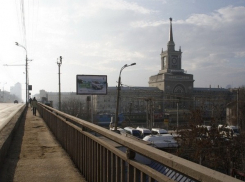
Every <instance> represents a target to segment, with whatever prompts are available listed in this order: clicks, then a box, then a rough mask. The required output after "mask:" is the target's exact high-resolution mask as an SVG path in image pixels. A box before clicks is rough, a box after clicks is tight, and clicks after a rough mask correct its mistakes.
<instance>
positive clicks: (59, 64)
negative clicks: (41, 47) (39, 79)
mask: <svg viewBox="0 0 245 182" xmlns="http://www.w3.org/2000/svg"><path fill="white" fill-rule="evenodd" d="M58 59H59V58H58ZM61 64H62V56H60V62H58V61H57V65H58V67H59V110H61V93H60V66H61Z"/></svg>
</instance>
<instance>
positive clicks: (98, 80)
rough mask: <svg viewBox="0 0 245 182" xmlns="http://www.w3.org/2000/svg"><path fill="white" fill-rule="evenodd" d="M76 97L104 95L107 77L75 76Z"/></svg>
mask: <svg viewBox="0 0 245 182" xmlns="http://www.w3.org/2000/svg"><path fill="white" fill-rule="evenodd" d="M76 83H77V95H106V94H107V75H77V78H76Z"/></svg>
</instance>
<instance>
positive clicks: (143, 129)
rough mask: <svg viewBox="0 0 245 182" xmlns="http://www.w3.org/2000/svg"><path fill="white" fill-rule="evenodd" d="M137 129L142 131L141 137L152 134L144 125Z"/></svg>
mask: <svg viewBox="0 0 245 182" xmlns="http://www.w3.org/2000/svg"><path fill="white" fill-rule="evenodd" d="M136 130H139V131H140V135H141V138H144V137H145V136H147V135H150V134H151V131H150V130H149V129H147V128H143V127H139V126H138V127H137V128H136Z"/></svg>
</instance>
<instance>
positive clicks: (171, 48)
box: [168, 18, 175, 51]
mask: <svg viewBox="0 0 245 182" xmlns="http://www.w3.org/2000/svg"><path fill="white" fill-rule="evenodd" d="M169 20H170V29H169V41H168V50H171V51H174V46H175V44H174V39H173V30H172V18H169Z"/></svg>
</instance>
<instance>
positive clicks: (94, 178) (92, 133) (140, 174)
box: [38, 104, 240, 182]
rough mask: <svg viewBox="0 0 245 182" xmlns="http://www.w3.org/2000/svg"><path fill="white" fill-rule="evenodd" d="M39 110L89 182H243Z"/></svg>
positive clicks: (41, 107)
mask: <svg viewBox="0 0 245 182" xmlns="http://www.w3.org/2000/svg"><path fill="white" fill-rule="evenodd" d="M38 111H39V113H40V115H41V116H42V117H43V119H44V121H45V122H46V123H47V125H48V126H49V128H50V130H51V131H52V132H53V134H54V135H55V137H56V139H57V140H58V141H59V142H60V144H61V145H62V147H63V148H64V149H65V150H66V151H67V153H68V154H69V155H70V157H71V159H72V160H73V162H74V164H75V165H76V166H77V168H78V169H79V170H80V172H81V174H82V175H83V176H84V177H85V179H86V180H87V181H91V182H101V181H112V182H117V181H120V182H124V181H128V182H131V181H135V182H136V181H137V182H138V181H149V182H153V181H159V182H160V181H168V182H169V181H180V182H182V181H207V182H230V181H233V182H235V181H240V180H237V179H235V178H233V177H231V176H228V175H225V174H222V173H219V172H217V171H214V170H211V169H209V168H206V167H204V166H201V165H198V164H196V163H193V162H190V161H187V160H185V159H182V158H180V157H177V156H175V155H172V154H169V153H166V152H164V151H161V150H158V149H156V148H154V147H152V146H149V145H146V144H145V143H142V142H140V140H139V141H136V140H134V139H132V138H128V137H126V136H122V135H120V134H117V133H115V132H113V131H110V130H107V129H105V128H102V127H100V126H97V125H94V124H92V123H90V122H87V121H84V120H81V119H79V118H76V117H74V116H71V115H68V114H65V113H63V112H60V111H58V110H56V109H53V108H51V107H49V106H46V105H43V104H38ZM112 141H113V142H112ZM137 157H138V158H141V159H143V160H146V161H148V164H149V165H146V164H144V163H142V160H136V158H137ZM134 158H135V159H134ZM149 161H150V162H149ZM153 165H154V166H155V168H154V166H153ZM156 166H158V168H157V167H156Z"/></svg>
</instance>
